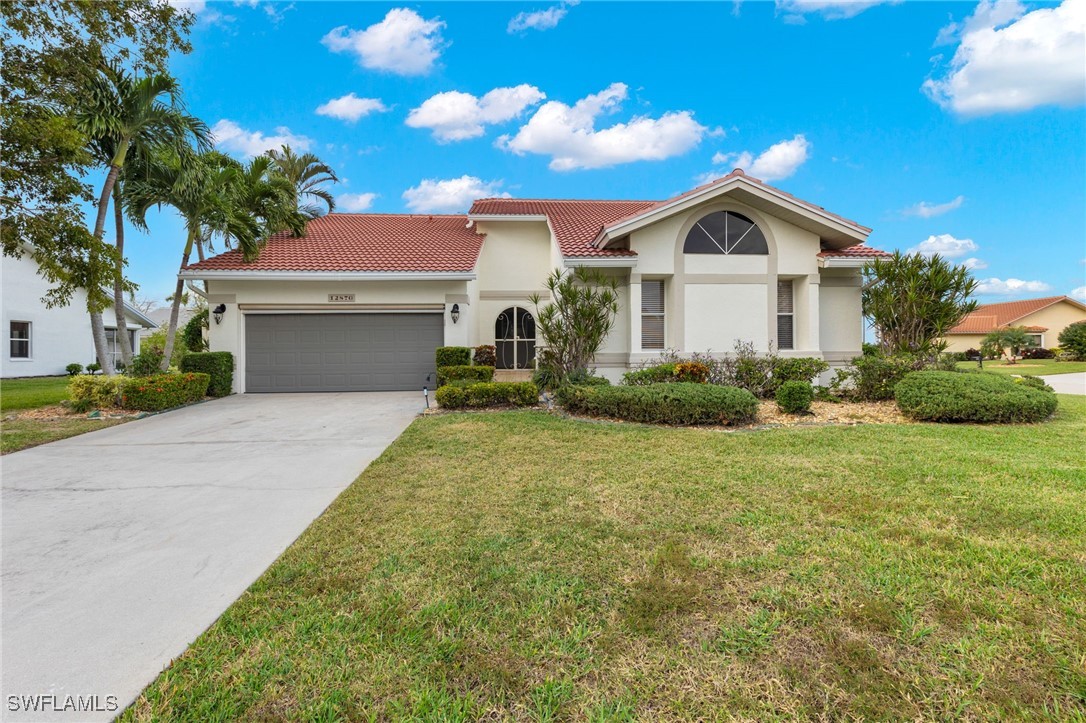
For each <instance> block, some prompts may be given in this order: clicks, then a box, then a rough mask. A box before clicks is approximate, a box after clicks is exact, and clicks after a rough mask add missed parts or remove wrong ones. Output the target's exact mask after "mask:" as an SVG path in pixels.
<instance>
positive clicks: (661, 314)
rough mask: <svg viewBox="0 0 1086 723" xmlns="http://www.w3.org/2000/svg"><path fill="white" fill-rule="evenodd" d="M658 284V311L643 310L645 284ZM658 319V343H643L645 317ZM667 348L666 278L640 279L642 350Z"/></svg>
mask: <svg viewBox="0 0 1086 723" xmlns="http://www.w3.org/2000/svg"><path fill="white" fill-rule="evenodd" d="M646 284H659V285H660V303H659V309H660V310H659V311H651V310H650V311H646V310H645V285H646ZM646 318H650V319H659V320H660V345H659V346H650V345H646V343H645V319H646ZM666 348H667V283H666V279H642V280H641V349H642V351H663V350H664V349H666Z"/></svg>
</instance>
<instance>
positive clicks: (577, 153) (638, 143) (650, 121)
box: [497, 83, 708, 171]
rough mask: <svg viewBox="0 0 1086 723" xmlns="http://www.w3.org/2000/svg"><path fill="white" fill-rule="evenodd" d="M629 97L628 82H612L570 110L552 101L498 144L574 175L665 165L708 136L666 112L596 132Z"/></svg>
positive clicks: (684, 116) (683, 116)
mask: <svg viewBox="0 0 1086 723" xmlns="http://www.w3.org/2000/svg"><path fill="white" fill-rule="evenodd" d="M626 96H627V87H626V84H625V83H612V84H611V85H610V86H608V87H607V88H605V89H604V90H602V91H600V92H599V93H596V94H595V95H589V96H587V97H585V98H582V99H581V100H579V101H577V102H576V103H574V104H573V105H572V106H568V105H566V104H565V103H560V102H558V101H555V100H552V101H549V102H547V103H544V104H543V105H542V106H541V107H540V108H539V110H537V111H536V112H535V114H533V115H532V117H531V118H530V119H529V120H528V122H527V123H526V124H525V125H523V126H521V128H520V130H518V131H517V133H516V135H514V136H512V137H510V136H502V137H501V138H499V139H498V143H497V145H498V147H499V148H502V149H504V150H507V151H511V152H512V153H516V154H518V155H520V154H524V153H539V154H542V155H549V156H551V162H550V168H551V170H554V171H572V170H576V169H580V168H606V167H608V166H614V165H618V164H620V163H631V162H633V161H662V160H664V159H666V158H671V157H672V156H677V155H680V154H682V153H686V152H687V151H689V150H690V149H691V148H693V147H694V146H696V145H697V144H698V143H699V142H701V139H702V136H704V135H705V133H706V132H707V131H708V129H707V128H706V127H705V126H703V125H701V124H700V123H698V122H697V121H695V120H694V116H693V114H692V113H691V112H690V111H685V110H684V111H672V112H668V113H664V114H663V115H662V116H660V117H659V118H649V117H647V116H634V117H633V118H631V119H630V121H629V122H628V123H616V124H615V125H613V126H611V127H609V128H604V129H602V130H596V120H597V118H598V117H599V116H600V115H602V114H604V113H606V112H612V111H615V110H617V109H618V107H619V106H620V105H621V104H622V101H624V100H625V99H626Z"/></svg>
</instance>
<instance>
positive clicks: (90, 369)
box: [86, 362, 102, 374]
mask: <svg viewBox="0 0 1086 723" xmlns="http://www.w3.org/2000/svg"><path fill="white" fill-rule="evenodd" d="M86 368H87V374H95V373H97V372H100V371H102V365H101V364H99V363H98V362H91V363H90V364H88V365H87V367H86Z"/></svg>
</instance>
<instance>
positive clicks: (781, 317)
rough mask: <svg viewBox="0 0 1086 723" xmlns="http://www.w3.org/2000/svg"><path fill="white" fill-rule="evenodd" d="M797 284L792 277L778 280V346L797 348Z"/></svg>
mask: <svg viewBox="0 0 1086 723" xmlns="http://www.w3.org/2000/svg"><path fill="white" fill-rule="evenodd" d="M794 288H795V286H794V284H793V282H792V280H791V279H788V280H786V281H778V282H777V348H778V349H795V348H796V347H795V330H796V314H795V309H796V307H795V299H794V296H795V294H794V293H793V290H794Z"/></svg>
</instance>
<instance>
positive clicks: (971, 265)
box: [962, 256, 988, 271]
mask: <svg viewBox="0 0 1086 723" xmlns="http://www.w3.org/2000/svg"><path fill="white" fill-rule="evenodd" d="M962 266H964V267H965V268H967V269H969V270H970V271H981V270H983V269H986V268H988V262H987V261H982V260H981V259H978V258H976V257H975V256H974V257H971V258H968V259H966V260H965V261H963V262H962Z"/></svg>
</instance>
